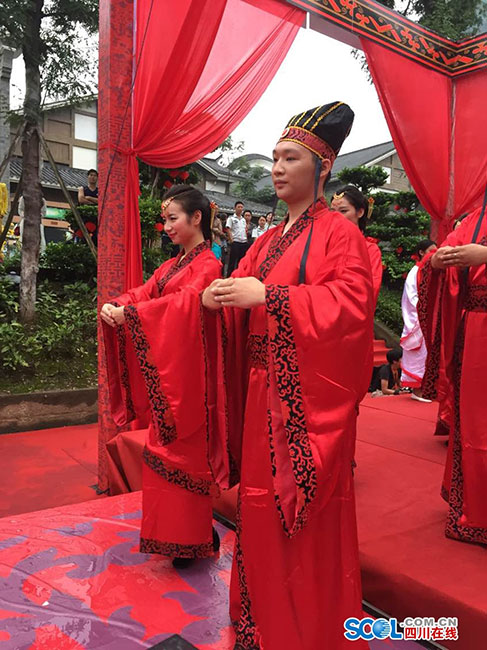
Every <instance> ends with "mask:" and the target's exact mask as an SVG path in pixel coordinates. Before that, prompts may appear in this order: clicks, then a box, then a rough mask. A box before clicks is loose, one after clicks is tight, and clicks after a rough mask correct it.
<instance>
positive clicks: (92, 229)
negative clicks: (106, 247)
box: [85, 221, 96, 232]
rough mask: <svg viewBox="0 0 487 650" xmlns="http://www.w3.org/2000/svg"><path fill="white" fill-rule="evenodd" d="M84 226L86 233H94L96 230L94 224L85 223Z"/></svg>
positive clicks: (90, 222)
mask: <svg viewBox="0 0 487 650" xmlns="http://www.w3.org/2000/svg"><path fill="white" fill-rule="evenodd" d="M85 226H86V230H87V231H88V232H95V230H96V223H93V222H92V221H87V222H86V223H85Z"/></svg>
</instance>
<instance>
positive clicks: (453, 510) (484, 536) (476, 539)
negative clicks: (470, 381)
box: [445, 317, 487, 544]
mask: <svg viewBox="0 0 487 650" xmlns="http://www.w3.org/2000/svg"><path fill="white" fill-rule="evenodd" d="M464 345H465V317H463V318H462V321H461V323H460V326H459V328H458V333H457V338H456V341H455V351H454V356H453V367H454V380H453V396H454V400H453V426H454V432H453V441H450V444H451V442H453V463H452V476H451V484H450V494H449V506H450V507H449V511H448V518H447V522H446V531H445V534H446V536H447V537H451V538H452V539H459V540H461V541H463V542H471V543H473V544H487V528H479V527H473V526H462V525H461V524H459V521H460V518H461V517H462V508H463V470H462V443H461V438H462V436H461V417H460V385H461V379H462V361H463V350H464Z"/></svg>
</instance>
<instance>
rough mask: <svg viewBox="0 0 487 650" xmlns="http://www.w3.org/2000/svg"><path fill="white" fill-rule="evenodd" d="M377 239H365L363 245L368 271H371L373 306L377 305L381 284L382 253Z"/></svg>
mask: <svg viewBox="0 0 487 650" xmlns="http://www.w3.org/2000/svg"><path fill="white" fill-rule="evenodd" d="M377 241H378V240H377V239H375V238H374V237H366V238H365V244H366V246H367V252H368V254H369V259H370V269H371V271H372V286H373V289H374V305H377V298H378V297H379V292H380V287H381V284H382V272H383V268H382V253H381V250H380V248H379V247H378V246H377Z"/></svg>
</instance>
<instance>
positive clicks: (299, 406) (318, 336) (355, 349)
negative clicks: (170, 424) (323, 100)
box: [202, 102, 374, 650]
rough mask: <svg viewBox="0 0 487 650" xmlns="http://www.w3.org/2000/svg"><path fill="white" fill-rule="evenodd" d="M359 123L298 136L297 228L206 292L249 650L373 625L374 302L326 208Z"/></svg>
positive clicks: (239, 624)
mask: <svg viewBox="0 0 487 650" xmlns="http://www.w3.org/2000/svg"><path fill="white" fill-rule="evenodd" d="M352 121H353V113H352V111H351V110H350V108H349V107H348V106H346V105H345V104H343V103H342V102H334V103H333V104H328V105H327V106H320V107H318V108H316V109H313V110H310V111H305V112H304V113H302V114H301V115H297V116H295V117H294V118H293V119H292V120H291V121H290V122H289V124H288V126H287V128H286V129H285V131H284V133H283V134H282V136H281V138H280V140H279V142H278V144H277V145H276V148H275V150H274V165H273V171H272V176H273V182H274V186H275V188H276V193H277V195H278V197H279V198H281V199H282V200H284V201H285V202H286V203H287V205H288V210H289V212H288V215H287V217H286V219H284V221H283V222H282V223H281V224H280V225H279V226H277V227H276V228H273V229H271V230H268V231H267V232H266V233H265V234H264V235H262V237H259V239H258V240H257V241H256V242H255V243H254V244H253V246H251V248H250V250H249V252H248V253H247V255H246V256H245V258H244V259H243V260H242V261H241V262H240V265H239V267H238V269H237V270H236V271H235V273H234V274H233V276H232V277H231V278H229V279H227V280H222V281H215V282H213V283H212V285H210V287H209V288H208V289H207V290H206V291H205V292H204V293H203V298H202V302H203V305H204V306H205V307H207V309H205V310H204V314H203V315H204V319H205V326H206V328H207V332H206V337H207V344H208V346H209V348H208V349H209V354H208V361H209V364H210V365H212V364H215V363H216V362H217V361H218V359H217V358H216V357H217V354H212V353H211V349H210V348H212V349H213V351H214V350H219V349H220V348H219V346H218V345H216V344H215V341H216V342H217V343H218V341H219V340H221V342H222V345H223V359H224V361H225V364H224V367H223V368H222V369H221V370H220V374H219V375H218V378H219V380H218V381H216V382H214V385H213V389H214V392H213V393H212V391H211V390H209V391H208V395H209V410H210V412H212V413H213V414H214V418H213V421H212V424H211V428H210V431H211V436H212V437H216V438H218V435H220V442H222V441H223V442H224V441H225V435H224V434H223V433H220V434H218V431H219V427H220V430H221V428H222V427H223V428H225V427H226V426H228V430H227V431H226V435H227V436H228V440H227V442H228V449H229V451H230V454H231V455H232V458H231V459H230V461H229V462H227V463H225V461H224V460H222V459H220V464H219V466H218V468H217V470H218V471H214V474H215V476H216V478H217V479H218V480H219V481H220V482H221V480H222V477H223V479H225V478H228V477H225V469H226V468H230V467H231V466H232V461H233V463H234V464H235V465H236V466H237V467H238V468H239V470H240V492H239V503H238V514H237V543H236V549H235V557H234V574H233V580H232V586H231V606H230V614H231V618H232V621H233V622H234V625H235V627H236V632H237V644H236V646H235V648H238V649H242V648H243V649H244V650H257V649H262V648H263V649H264V650H283V649H284V648H292V649H293V650H340V648H346V647H349V646H350V642H348V641H346V640H345V638H344V627H343V623H344V621H345V619H347V618H348V617H350V616H357V617H360V616H361V611H362V609H361V585H360V568H359V561H358V545H357V533H356V520H355V502H354V492H353V478H352V470H351V462H352V456H353V449H354V435H355V421H356V417H357V406H358V404H359V402H360V400H361V399H362V397H363V395H364V393H365V392H366V390H367V387H368V382H369V379H370V374H371V370H372V339H373V334H372V329H373V327H372V323H373V303H374V300H373V291H372V280H371V270H370V262H369V257H368V253H367V248H366V245H365V241H364V238H363V236H362V235H361V233H360V231H359V230H358V228H356V227H355V225H354V224H352V223H350V222H349V221H347V220H346V219H345V218H344V217H343V216H342V215H341V214H339V213H338V212H333V211H331V210H330V209H329V208H328V206H327V204H326V201H325V199H324V198H323V186H324V183H325V180H326V178H327V177H328V175H329V172H330V169H331V166H332V164H333V161H334V160H335V158H336V156H337V154H338V151H339V149H340V147H341V145H342V142H343V140H344V139H345V137H346V136H347V135H348V133H349V131H350V128H351V125H352ZM222 307H224V309H223V310H222V311H218V310H219V309H221V308H222ZM212 310H214V311H212ZM218 337H220V338H218ZM215 359H216V360H215ZM210 377H211V375H210ZM225 383H226V385H227V393H226V397H224V399H223V401H222V400H220V401H218V400H219V398H218V395H220V397H221V386H222V385H224V384H225ZM222 404H223V406H222ZM215 405H216V406H215ZM218 406H220V408H219V407H218ZM224 408H226V413H225V415H222V412H223V411H224ZM220 447H221V445H220ZM213 448H217V446H216V445H214V446H213ZM354 643H355V645H354V647H355V648H359V649H360V650H363V649H364V648H367V647H368V646H367V643H366V642H365V641H364V642H359V641H358V642H354Z"/></svg>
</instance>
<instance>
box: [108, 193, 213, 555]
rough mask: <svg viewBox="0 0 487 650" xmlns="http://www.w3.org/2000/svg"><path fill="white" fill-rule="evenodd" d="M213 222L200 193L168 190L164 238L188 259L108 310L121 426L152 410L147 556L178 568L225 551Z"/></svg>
mask: <svg viewBox="0 0 487 650" xmlns="http://www.w3.org/2000/svg"><path fill="white" fill-rule="evenodd" d="M210 212H211V207H210V203H209V201H208V199H207V198H206V197H205V196H203V194H201V192H199V191H198V190H196V189H194V188H192V187H188V186H177V187H174V188H173V189H171V190H170V191H169V192H168V193H167V194H166V198H165V200H164V202H163V217H164V219H165V225H164V229H165V231H166V233H167V234H168V235H169V237H170V238H171V240H172V242H173V243H174V244H179V246H180V247H181V252H180V253H179V255H178V256H177V257H176V258H172V259H170V260H168V261H167V262H164V264H162V265H161V266H160V267H159V268H158V269H157V270H156V272H155V273H154V275H153V276H152V277H151V278H150V280H149V281H148V282H146V283H145V284H144V285H143V286H141V287H137V288H136V289H132V290H130V291H128V292H127V293H125V294H123V295H122V296H119V297H118V298H115V300H114V301H113V302H112V303H108V304H105V305H103V308H102V310H101V317H102V319H103V326H104V341H105V350H106V357H107V366H108V377H109V387H110V399H111V407H112V414H113V418H114V420H115V422H116V424H118V425H119V426H122V425H125V424H127V423H128V422H130V421H131V420H133V419H134V418H135V417H136V416H140V415H143V414H144V412H146V408H147V406H149V407H150V414H151V418H150V426H149V429H148V431H147V437H146V444H145V449H144V453H143V460H144V465H143V474H142V497H143V518H142V528H141V539H140V550H141V552H144V553H161V554H163V555H167V556H169V557H172V558H175V559H174V561H173V563H174V565H175V566H178V567H180V568H181V567H184V566H186V565H187V564H189V563H190V562H191V560H192V559H194V558H201V557H207V556H209V555H212V554H213V553H214V552H215V550H217V547H218V537H217V535H216V532H215V531H212V494H213V493H214V492H215V485H214V482H213V479H212V475H211V472H210V468H209V465H208V460H207V459H208V452H207V413H206V403H205V390H204V386H205V367H204V346H203V340H202V337H201V326H200V313H199V293H200V292H201V291H202V290H203V289H205V288H206V287H207V286H208V285H209V284H210V283H211V282H212V281H213V280H214V279H215V278H217V277H220V276H221V264H220V262H218V261H217V259H216V258H215V256H214V255H213V253H212V252H211V248H210V242H211V234H210V233H211V228H210V222H211V215H210ZM144 387H145V390H144ZM147 401H148V404H147Z"/></svg>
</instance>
